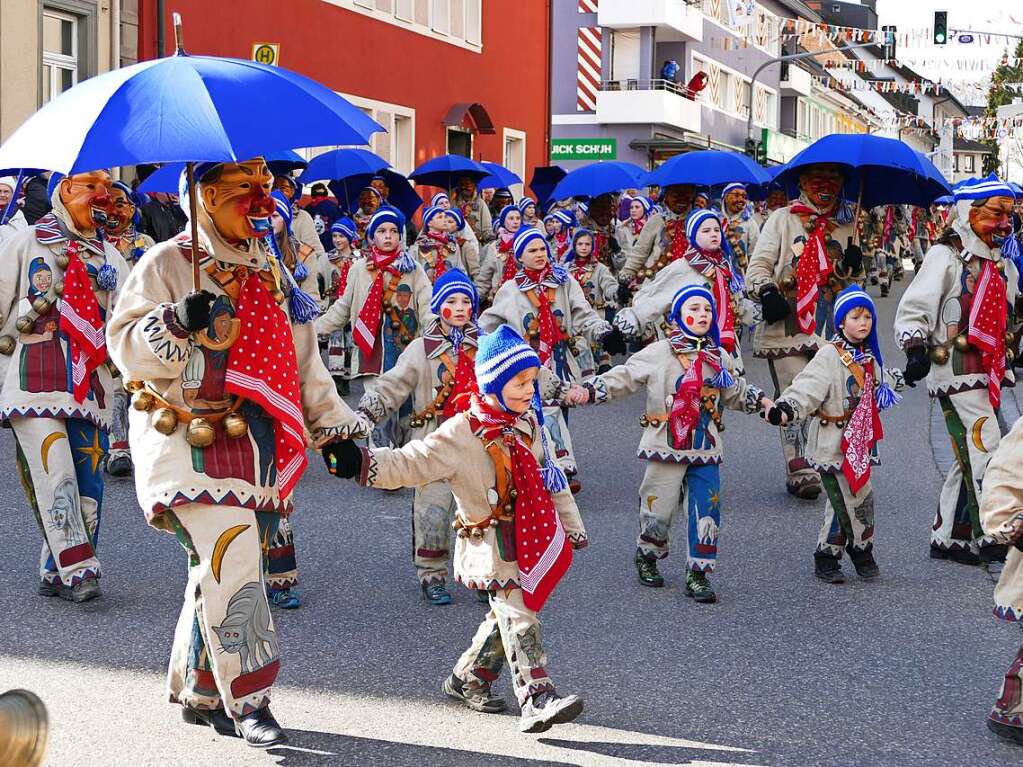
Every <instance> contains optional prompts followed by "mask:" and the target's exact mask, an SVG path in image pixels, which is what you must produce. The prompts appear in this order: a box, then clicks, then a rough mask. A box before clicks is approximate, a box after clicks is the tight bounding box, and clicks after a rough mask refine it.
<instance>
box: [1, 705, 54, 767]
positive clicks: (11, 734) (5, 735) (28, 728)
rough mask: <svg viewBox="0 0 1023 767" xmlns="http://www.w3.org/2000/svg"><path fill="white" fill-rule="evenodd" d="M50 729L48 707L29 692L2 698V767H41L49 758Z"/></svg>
mask: <svg viewBox="0 0 1023 767" xmlns="http://www.w3.org/2000/svg"><path fill="white" fill-rule="evenodd" d="M49 735H50V725H49V717H48V716H47V714H46V706H44V705H43V702H42V701H41V700H39V698H38V697H37V696H36V695H35V694H34V693H31V692H29V691H28V690H11V691H10V692H5V693H4V694H3V695H0V764H3V765H10V766H11V767H38V766H39V765H41V764H42V763H43V759H44V758H45V757H46V744H47V741H48V740H49Z"/></svg>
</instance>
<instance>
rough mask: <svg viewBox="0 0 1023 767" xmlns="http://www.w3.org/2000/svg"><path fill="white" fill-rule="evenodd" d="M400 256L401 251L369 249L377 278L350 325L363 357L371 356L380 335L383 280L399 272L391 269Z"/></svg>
mask: <svg viewBox="0 0 1023 767" xmlns="http://www.w3.org/2000/svg"><path fill="white" fill-rule="evenodd" d="M400 255H401V249H400V248H398V249H395V250H393V251H391V252H390V253H385V252H384V251H382V250H379V249H378V248H377V247H376V245H373V246H372V247H370V249H369V255H368V256H367V258H369V262H370V264H372V266H373V268H374V269H375V270H376V273H377V276H376V278H375V279H374V280H373V284H372V285H371V286H370V288H369V293H368V294H367V295H366V302H365V303H364V304H363V305H362V308H361V309H360V310H359V316H358V317H356V318H355V323H354V324H353V325H352V338H353V340H354V341H355V345H356V346H358V347H359V351H361V352H362V353H363V355H364V356H365V357H367V358H368V357H371V356H372V355H373V349H374V348H375V347H376V345H377V335H378V334H379V333H380V321H381V320H382V319H383V316H384V280H385V279H386V278H387V275H388V274H398V273H399V272H398V271H397V270H395V269H393V268H392V267H391V264H393V263H394V262H395V261H396V260H397V259H398V256H400Z"/></svg>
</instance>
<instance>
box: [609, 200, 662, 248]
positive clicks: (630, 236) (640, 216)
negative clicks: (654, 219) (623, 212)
mask: <svg viewBox="0 0 1023 767" xmlns="http://www.w3.org/2000/svg"><path fill="white" fill-rule="evenodd" d="M653 209H654V206H653V203H651V202H650V200H648V199H647V198H646V197H632V198H630V199H629V209H628V215H627V216H626V217H625V218H623V220H622V222H621V223H620V224H619V225H618V229H617V230H616V238H617V240H618V244H619V246H621V248H622V250H623V251H625V252H626V253H630V252H631V251H632V249H633V248H635V247H636V241H637V240H638V239H639V235H641V234H642V233H643V227H644V226H645V225H646V222H647V220H648V219H649V218H650V215H651V214H652V213H653Z"/></svg>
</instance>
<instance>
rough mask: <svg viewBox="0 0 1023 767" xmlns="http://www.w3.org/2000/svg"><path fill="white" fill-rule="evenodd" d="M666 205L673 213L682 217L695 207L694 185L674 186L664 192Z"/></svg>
mask: <svg viewBox="0 0 1023 767" xmlns="http://www.w3.org/2000/svg"><path fill="white" fill-rule="evenodd" d="M664 204H665V206H666V207H667V208H668V210H670V211H671V212H672V213H675V214H676V215H681V214H683V213H685V212H686V211H688V210H689V208H691V207H692V205H693V186H692V184H672V185H671V186H669V187H667V188H666V189H665V190H664Z"/></svg>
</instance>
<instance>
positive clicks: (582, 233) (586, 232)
mask: <svg viewBox="0 0 1023 767" xmlns="http://www.w3.org/2000/svg"><path fill="white" fill-rule="evenodd" d="M580 237H589V238H590V239H591V240H593V245H594V247H596V245H597V242H596V238H595V237H594V236H593V230H591V229H587V228H586V227H585V226H580V227H579V228H578V229H576V230H575V231H574V232H573V233H572V245H571V247H569V249H568V252H567V253H565V256H564V259H563V262H564V263H565V264H570V263H572V262H573V261H575V255H576V254H575V245H576V243H577V242H579V238H580ZM590 255H591V257H592V256H593V255H594V254H592V253H591V254H590Z"/></svg>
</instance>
